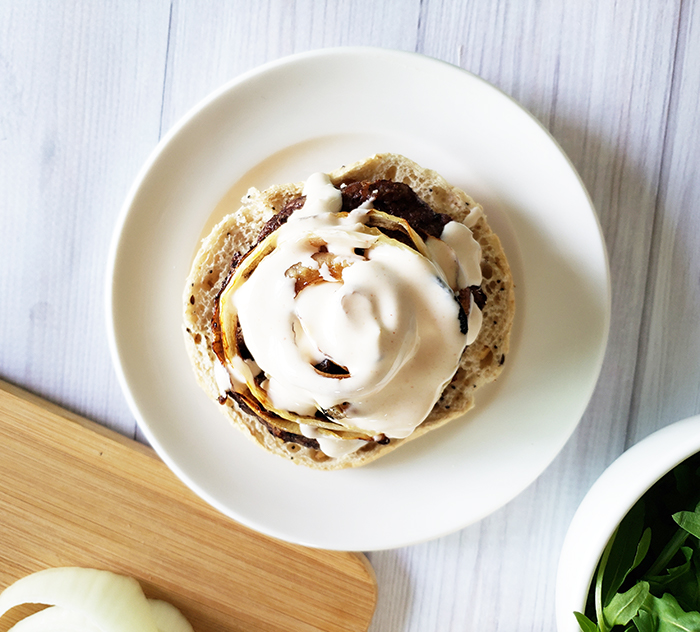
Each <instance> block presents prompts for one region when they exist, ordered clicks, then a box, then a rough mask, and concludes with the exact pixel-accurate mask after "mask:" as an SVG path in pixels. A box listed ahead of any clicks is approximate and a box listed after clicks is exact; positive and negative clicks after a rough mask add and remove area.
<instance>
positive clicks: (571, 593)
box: [556, 415, 700, 632]
mask: <svg viewBox="0 0 700 632" xmlns="http://www.w3.org/2000/svg"><path fill="white" fill-rule="evenodd" d="M697 452H700V415H696V416H695V417H690V418H688V419H684V420H683V421H678V422H676V423H674V424H671V425H670V426H667V427H666V428H662V429H661V430H658V431H656V432H655V433H653V434H651V435H649V436H648V437H646V438H645V439H643V440H642V441H640V442H639V443H637V444H636V445H634V446H632V447H631V448H630V449H629V450H627V451H626V452H624V453H623V454H622V455H621V456H620V457H618V459H617V460H616V461H614V462H613V463H612V464H611V465H610V467H608V469H606V470H605V471H604V472H603V474H602V475H601V476H600V478H599V479H598V480H597V481H596V482H595V483H594V484H593V486H592V487H591V489H590V490H589V491H588V493H587V494H586V496H585V498H584V499H583V501H582V502H581V504H580V506H579V508H578V509H577V511H576V514H575V515H574V518H573V520H572V521H571V525H570V526H569V530H568V532H567V534H566V538H565V539H564V545H563V547H562V552H561V557H560V558H559V569H558V572H557V586H556V591H557V593H556V616H557V629H558V630H559V632H580V629H579V627H578V624H577V623H576V619H575V617H574V614H573V613H574V611H578V612H583V611H584V609H585V603H586V597H587V596H588V591H589V587H590V584H591V580H592V579H593V573H594V572H595V569H596V567H597V565H598V560H599V559H600V556H601V554H602V552H603V549H604V548H605V545H606V544H607V543H608V540H609V539H610V536H611V535H612V533H613V531H614V530H615V529H616V528H617V525H618V524H619V523H620V521H621V520H622V519H623V518H624V517H625V515H626V514H627V512H628V511H629V510H630V509H631V508H632V507H633V506H634V504H635V503H636V502H637V501H638V500H639V499H640V498H641V497H642V496H643V495H644V493H645V492H646V491H647V490H648V489H649V488H650V487H651V486H652V485H653V484H654V483H656V481H658V480H659V479H661V478H662V477H663V476H664V475H665V474H666V473H668V472H670V471H671V470H672V469H673V468H674V467H676V465H678V464H679V463H682V462H683V461H685V460H686V459H687V458H688V457H690V456H692V455H693V454H695V453H697Z"/></svg>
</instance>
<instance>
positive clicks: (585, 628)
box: [574, 612, 600, 632]
mask: <svg viewBox="0 0 700 632" xmlns="http://www.w3.org/2000/svg"><path fill="white" fill-rule="evenodd" d="M574 616H575V617H576V621H578V626H579V627H580V628H581V632H600V628H599V627H598V626H597V625H596V624H595V623H593V621H591V620H590V619H589V618H588V617H587V616H586V615H585V614H583V613H581V612H574Z"/></svg>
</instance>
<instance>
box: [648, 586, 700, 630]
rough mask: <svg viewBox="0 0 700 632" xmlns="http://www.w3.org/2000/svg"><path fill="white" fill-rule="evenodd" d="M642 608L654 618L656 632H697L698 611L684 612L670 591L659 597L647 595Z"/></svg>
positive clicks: (698, 627) (699, 616)
mask: <svg viewBox="0 0 700 632" xmlns="http://www.w3.org/2000/svg"><path fill="white" fill-rule="evenodd" d="M643 608H644V610H645V611H646V612H648V613H649V614H650V615H651V617H652V619H653V620H654V623H655V627H654V629H655V630H656V632H698V630H700V612H685V610H683V608H681V607H680V606H679V605H678V602H677V601H676V599H675V597H674V596H673V595H671V594H670V593H665V594H664V596H663V597H661V599H659V598H658V597H654V595H649V598H648V599H647V601H646V603H645V604H644V606H643Z"/></svg>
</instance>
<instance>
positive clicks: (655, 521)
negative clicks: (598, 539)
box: [574, 454, 700, 632]
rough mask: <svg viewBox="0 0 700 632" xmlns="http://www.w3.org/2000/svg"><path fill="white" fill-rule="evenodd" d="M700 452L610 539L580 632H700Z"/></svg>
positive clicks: (659, 484) (657, 486) (648, 495)
mask: <svg viewBox="0 0 700 632" xmlns="http://www.w3.org/2000/svg"><path fill="white" fill-rule="evenodd" d="M699 499H700V454H697V455H695V456H693V457H691V458H689V459H687V460H686V461H684V462H683V463H681V464H680V465H679V466H677V467H676V468H674V469H673V470H672V471H671V472H670V473H669V474H667V475H666V476H664V477H663V478H662V479H661V480H659V481H658V482H657V483H656V484H655V485H654V486H652V487H651V489H649V491H647V493H646V494H644V496H643V497H642V498H641V499H640V501H639V502H638V503H636V504H635V506H634V507H633V508H632V509H630V511H629V512H628V514H627V515H626V516H625V517H624V519H623V520H622V522H620V524H619V525H618V527H617V529H616V530H615V533H614V534H613V535H612V537H611V538H610V541H609V542H608V544H607V546H606V547H605V549H604V551H603V554H602V555H601V558H600V562H599V563H598V568H597V570H596V574H595V580H594V582H593V585H592V586H591V591H590V594H589V596H588V603H587V605H586V611H585V613H581V612H575V613H574V616H575V617H576V621H577V622H578V625H579V627H580V628H581V630H582V632H691V631H692V632H700V503H699V502H698V500H699Z"/></svg>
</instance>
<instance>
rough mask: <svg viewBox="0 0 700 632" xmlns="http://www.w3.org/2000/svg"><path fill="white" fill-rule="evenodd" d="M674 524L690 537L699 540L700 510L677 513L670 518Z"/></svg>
mask: <svg viewBox="0 0 700 632" xmlns="http://www.w3.org/2000/svg"><path fill="white" fill-rule="evenodd" d="M671 517H672V518H673V519H674V520H675V521H676V523H677V524H678V525H679V526H680V527H681V529H684V530H685V531H687V532H688V533H690V535H694V536H695V537H696V538H700V509H698V508H697V507H696V509H695V511H679V512H678V513H674V514H673V516H671Z"/></svg>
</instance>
